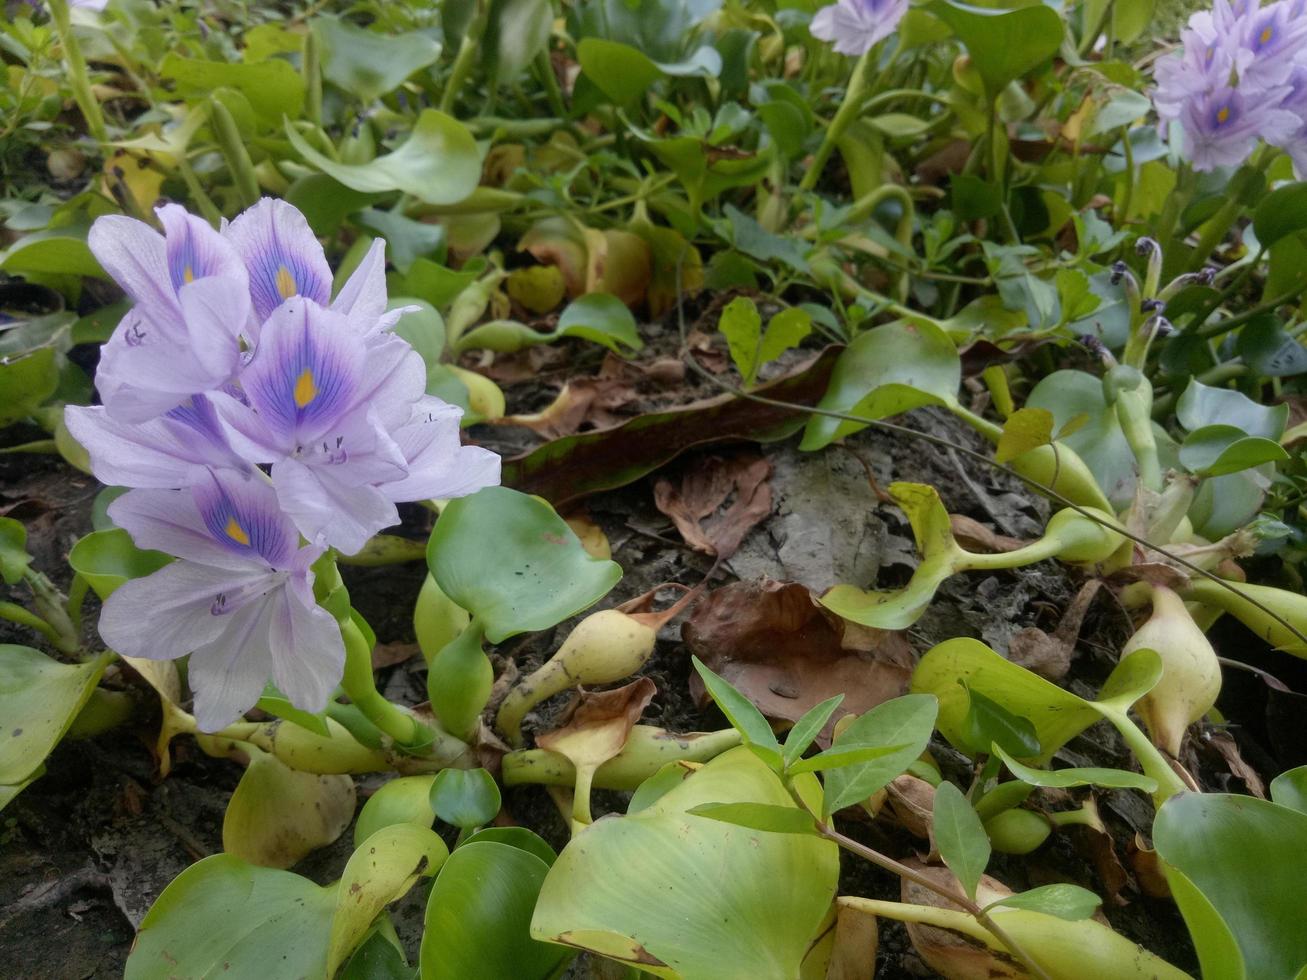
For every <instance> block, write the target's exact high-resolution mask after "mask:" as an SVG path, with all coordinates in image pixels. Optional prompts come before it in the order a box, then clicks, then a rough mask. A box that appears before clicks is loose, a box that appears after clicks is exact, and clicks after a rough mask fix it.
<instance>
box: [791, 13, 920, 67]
mask: <svg viewBox="0 0 1307 980" xmlns="http://www.w3.org/2000/svg"><path fill="white" fill-rule="evenodd" d="M907 10H908V0H838V2H837V3H833V4H831V5H830V6H828V7H822V8H821V9H820V10H818V11H817V13H816V14H815V15H814V16H813V18H812V24H811V25H810V26H809V28H808V29H809V30H810V31H811V32H812V36H813V37H815V38H817V39H818V40H821V41H830V42H832V43H833V46H834V48H835V50H836V51H838V52H839V53H840V54H850V55H862V54H866V53H867V52H868V51H869V50H871V48H872V47H873V46H874V45H875V44H876V43H877V42H879V41H880V40H882V39H883V38H887V37H889V36H890V35H891V34H893V33H894V31H895V30H896V29H897V28H898V26H899V21H901V20H902V19H903V15H904V14H905V13H907Z"/></svg>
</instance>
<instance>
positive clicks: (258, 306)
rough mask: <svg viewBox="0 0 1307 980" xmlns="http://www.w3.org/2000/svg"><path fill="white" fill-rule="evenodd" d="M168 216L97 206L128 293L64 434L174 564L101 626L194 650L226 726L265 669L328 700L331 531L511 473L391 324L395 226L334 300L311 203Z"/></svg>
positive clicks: (207, 695)
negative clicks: (325, 601)
mask: <svg viewBox="0 0 1307 980" xmlns="http://www.w3.org/2000/svg"><path fill="white" fill-rule="evenodd" d="M157 213H158V218H159V222H160V224H161V226H162V227H163V230H164V234H162V235H160V234H159V233H158V232H156V231H155V230H154V229H152V228H150V227H149V226H148V225H145V224H143V223H142V222H139V221H135V220H133V219H131V218H125V217H119V216H112V217H103V218H100V219H99V220H98V221H97V222H96V223H95V225H94V226H93V227H92V229H91V233H90V247H91V250H92V251H93V252H94V253H95V256H96V258H97V259H99V261H100V264H101V265H102V266H104V268H105V270H106V271H108V272H109V274H110V275H112V276H113V278H114V279H116V280H117V281H118V283H119V284H120V285H121V286H122V288H123V289H124V290H125V291H126V293H127V295H128V296H129V297H130V298H131V300H132V301H133V306H132V308H131V309H130V310H129V311H128V313H127V314H126V315H125V316H124V317H123V319H122V321H121V322H120V323H119V325H118V327H117V328H116V329H115V331H114V333H113V336H112V337H110V339H109V340H108V342H107V343H105V345H104V347H103V349H102V352H101V356H100V367H99V371H98V373H97V375H96V387H97V389H98V391H99V394H100V400H101V402H102V403H103V404H102V405H101V406H98V407H94V408H81V407H70V408H68V409H67V412H66V416H65V418H66V423H67V426H68V430H69V432H71V433H72V435H73V436H74V437H75V438H76V439H77V440H78V441H79V442H80V443H81V444H82V445H83V446H84V447H85V448H86V451H87V452H88V454H89V455H90V458H91V466H92V469H93V471H94V472H95V475H96V477H98V478H99V479H100V480H101V481H102V482H103V483H106V484H109V485H111V486H122V487H130V488H132V489H130V490H129V492H127V493H126V494H124V495H123V496H121V497H119V498H118V499H117V500H115V501H114V502H113V503H112V504H111V505H110V508H109V516H110V517H111V518H112V519H113V521H114V523H115V524H117V525H118V526H119V527H122V528H124V529H125V530H126V531H127V532H128V533H129V534H131V536H132V538H133V540H134V541H135V542H136V544H137V545H139V546H140V547H142V548H153V549H157V550H159V551H164V552H167V553H168V554H170V555H173V556H175V557H176V558H177V559H178V561H176V562H174V563H172V564H170V565H167V566H165V567H164V568H162V569H161V570H159V571H158V572H155V573H154V574H153V575H150V576H148V577H146V578H142V579H136V580H133V581H130V582H127V583H126V584H125V585H123V586H121V587H120V588H119V589H118V590H117V591H116V592H114V593H113V595H112V596H110V597H109V600H108V602H107V603H106V604H105V608H104V611H103V614H102V616H101V619H100V633H101V635H102V636H103V637H104V639H105V642H106V643H108V644H109V645H110V646H111V647H112V648H113V649H115V650H117V651H118V652H119V653H123V654H125V655H127V656H133V657H148V658H154V659H170V658H173V657H179V656H182V655H184V654H187V653H191V654H192V657H191V667H190V673H189V678H190V683H191V687H192V689H193V690H194V691H195V695H196V705H195V714H196V718H197V721H198V723H199V726H200V727H201V728H202V729H204V730H206V731H212V730H216V729H218V728H222V727H223V726H224V725H226V724H228V723H230V722H231V721H232V720H234V719H235V718H237V717H238V716H239V715H241V714H242V713H244V712H245V711H246V710H248V709H249V708H250V707H251V706H252V705H253V704H254V703H255V702H256V701H257V700H258V698H259V697H260V695H261V694H262V692H263V689H264V686H265V684H266V683H267V681H268V679H269V678H272V680H273V681H274V683H275V684H276V685H277V687H278V688H279V689H280V690H281V691H282V693H284V694H285V695H286V696H287V697H289V698H290V700H291V701H292V702H293V703H294V704H296V705H297V706H298V707H301V708H304V709H305V710H308V711H320V710H322V708H323V707H324V706H325V704H326V700H327V698H328V696H329V695H330V693H331V691H332V689H333V688H334V687H335V685H336V683H337V682H338V681H339V679H340V677H341V672H342V669H343V664H344V646H343V643H342V640H341V636H340V632H339V630H338V628H337V626H336V623H335V620H334V619H333V618H332V616H331V615H330V614H329V613H328V612H327V611H326V610H324V609H322V608H321V607H319V606H318V605H317V603H316V602H315V600H314V595H313V572H312V571H311V566H312V565H313V563H314V562H315V561H316V560H317V559H318V558H319V557H320V556H321V555H322V554H323V553H324V552H325V550H326V549H327V548H328V547H334V548H336V549H338V550H339V551H341V552H343V553H346V554H352V553H354V552H356V551H358V550H359V549H361V548H362V547H363V545H364V544H365V543H366V542H367V540H368V539H369V538H370V537H371V536H372V535H374V534H375V533H377V532H378V531H380V530H381V529H382V528H384V527H387V526H389V525H391V524H395V523H397V522H398V519H399V515H398V513H397V511H396V508H395V505H396V503H402V502H405V501H413V500H425V499H429V498H448V497H458V496H462V495H465V494H468V493H472V492H474V491H476V490H478V489H480V488H481V487H484V486H488V485H491V484H495V483H498V482H499V457H498V456H496V455H495V454H493V453H491V452H488V451H486V450H483V449H478V448H476V447H470V446H462V445H461V444H460V439H459V418H460V417H461V415H462V411H461V410H460V409H458V408H456V407H454V406H451V405H448V404H446V403H445V402H443V401H441V400H440V399H438V398H433V397H431V396H429V395H427V394H426V391H425V388H426V368H425V365H424V363H423V361H422V358H421V357H420V356H419V355H418V354H417V352H416V351H414V350H413V348H412V347H411V346H410V345H409V344H408V342H407V341H405V340H403V339H402V338H400V337H398V336H396V335H395V334H393V333H392V332H391V330H390V328H391V327H393V326H394V324H395V323H396V322H397V320H398V319H399V317H400V316H402V315H403V312H404V311H403V310H392V311H387V309H386V307H387V297H386V284H385V276H384V273H385V255H384V249H385V246H384V243H382V242H380V241H378V242H376V243H375V244H374V245H373V247H372V249H371V251H369V252H368V254H367V255H366V257H365V258H364V259H363V262H362V263H361V264H360V265H359V267H358V269H357V270H356V271H355V272H354V273H353V275H351V276H350V278H349V280H348V281H347V282H346V283H345V284H344V285H343V286H342V287H341V289H340V291H339V293H338V294H337V295H336V296H335V298H334V299H333V298H332V297H331V285H332V277H331V272H330V270H329V268H328V267H327V260H326V257H325V255H324V254H323V251H322V247H321V245H320V244H319V243H318V240H317V239H316V238H315V237H314V236H313V233H312V231H311V230H310V229H309V226H308V223H307V221H305V219H304V216H303V215H302V214H300V212H299V211H297V210H296V209H295V208H294V207H292V206H290V205H289V204H286V203H285V202H282V201H273V200H263V201H261V202H260V203H258V204H257V205H255V206H254V207H252V208H250V209H249V210H248V211H246V212H244V213H243V214H241V215H240V216H238V217H237V218H236V219H235V220H234V221H232V222H231V223H230V224H228V225H225V226H224V227H223V229H222V230H221V231H215V230H214V229H213V228H211V227H210V226H209V225H208V224H207V223H205V222H204V221H202V220H201V219H199V218H197V217H195V216H193V215H190V214H188V213H187V212H186V211H185V210H183V209H182V208H181V207H179V206H177V205H166V206H164V207H161V208H160V209H159V210H158V212H157Z"/></svg>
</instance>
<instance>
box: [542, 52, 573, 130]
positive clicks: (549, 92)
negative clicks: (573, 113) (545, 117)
mask: <svg viewBox="0 0 1307 980" xmlns="http://www.w3.org/2000/svg"><path fill="white" fill-rule="evenodd" d="M535 68H536V74H537V75H539V76H540V82H541V84H542V85H543V86H544V89H545V98H546V99H548V100H549V108H550V110H551V111H552V112H553V114H554V115H555V116H558V117H559V118H560V119H561V118H563V117H565V116H566V115H567V103H565V102H564V101H563V90H562V89H561V88H560V87H559V85H558V76H557V75H555V74H554V63H553V62H552V61H551V60H550V59H549V51H548V49H546V50H544V51H541V52H540V53H539V54H538V55H536V64H535Z"/></svg>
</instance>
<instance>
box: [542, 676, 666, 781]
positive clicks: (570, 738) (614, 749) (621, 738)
mask: <svg viewBox="0 0 1307 980" xmlns="http://www.w3.org/2000/svg"><path fill="white" fill-rule="evenodd" d="M656 692H657V688H656V687H655V686H654V682H653V681H652V680H650V679H649V678H648V677H641V678H639V679H638V680H635V681H632V682H631V683H630V684H626V685H624V686H622V687H618V688H614V689H613V690H611V691H586V692H585V693H583V694H581V695H579V696H578V698H577V699H576V701H575V702H574V703H573V704H572V706H571V708H570V709H569V711H568V714H567V717H566V721H565V723H564V724H563V726H562V727H561V728H556V729H554V731H552V732H547V733H546V734H544V735H538V736H537V737H536V744H537V745H539V746H540V747H541V748H542V749H548V750H549V751H551V752H557V753H558V754H559V755H565V756H567V758H568V759H569V760H571V762H572V764H573V765H575V766H576V767H577V769H581V768H582V767H589V768H597V767H599V766H601V765H603V763H605V762H607V761H608V760H609V759H611V758H612V757H613V756H615V755H617V753H618V752H620V751H622V746H624V745H625V744H626V739H627V736H628V735H630V734H631V728H632V727H633V726H634V725H635V723H636V722H637V721H639V720H640V715H641V714H643V713H644V709H645V708H646V707H648V705H649V702H650V701H652V700H653V696H654V694H655V693H656Z"/></svg>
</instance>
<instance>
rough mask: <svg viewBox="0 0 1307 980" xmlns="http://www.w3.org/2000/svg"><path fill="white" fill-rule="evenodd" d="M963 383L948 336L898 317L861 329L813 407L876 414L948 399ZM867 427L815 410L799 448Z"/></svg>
mask: <svg viewBox="0 0 1307 980" xmlns="http://www.w3.org/2000/svg"><path fill="white" fill-rule="evenodd" d="M961 383H962V362H961V361H960V360H959V359H958V352H957V348H956V347H954V345H953V341H952V340H950V339H949V337H948V335H947V334H946V333H945V332H944V331H943V330H941V329H940V328H939V327H937V326H935V325H934V324H932V323H928V322H926V321H924V320H920V321H918V320H898V321H896V322H894V323H887V324H885V325H884V326H880V327H875V328H873V329H871V330H868V331H867V332H866V333H864V334H862V335H860V336H859V337H858V338H857V339H856V340H854V341H853V343H851V344H850V345H849V346H848V349H847V350H845V351H844V352H843V353H842V354H840V357H839V360H838V361H836V362H835V370H834V372H833V374H832V375H831V381H830V386H829V387H828V388H827V390H826V394H825V396H824V397H823V398H822V400H821V401H820V402H819V403H818V406H817V407H818V408H821V409H824V410H826V411H831V412H843V413H846V414H849V415H858V416H862V417H865V418H871V419H881V418H886V417H888V416H891V415H898V414H899V413H901V412H906V411H909V410H911V409H914V408H920V407H921V406H923V405H952V404H956V402H957V392H958V386H959V385H960V384H961ZM863 428H866V426H864V425H861V424H859V423H856V422H845V421H842V420H840V419H833V418H829V417H826V416H820V415H814V416H813V417H812V419H811V420H810V421H809V422H808V426H807V428H806V429H805V430H804V433H803V442H802V443H801V444H800V447H799V448H801V449H804V450H815V449H821V448H822V447H823V446H827V445H829V444H830V443H832V442H834V441H835V440H836V439H840V438H842V437H844V436H847V435H850V434H852V433H854V432H857V431H858V430H859V429H863Z"/></svg>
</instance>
